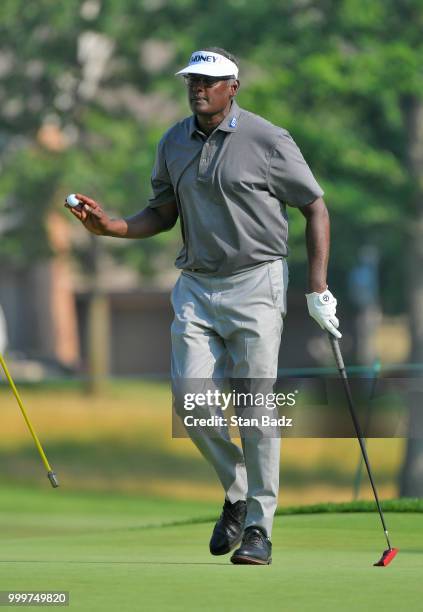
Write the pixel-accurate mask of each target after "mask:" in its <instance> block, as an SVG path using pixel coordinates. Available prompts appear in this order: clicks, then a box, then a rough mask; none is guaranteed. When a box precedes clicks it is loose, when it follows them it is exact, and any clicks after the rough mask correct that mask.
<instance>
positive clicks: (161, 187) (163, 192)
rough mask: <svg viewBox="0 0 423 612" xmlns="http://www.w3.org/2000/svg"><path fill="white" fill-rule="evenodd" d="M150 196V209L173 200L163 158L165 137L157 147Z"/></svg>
mask: <svg viewBox="0 0 423 612" xmlns="http://www.w3.org/2000/svg"><path fill="white" fill-rule="evenodd" d="M151 189H152V196H151V197H150V198H149V199H148V206H149V207H150V208H157V207H158V206H162V205H163V204H167V202H171V201H172V200H174V199H175V192H174V190H173V185H172V181H171V179H170V176H169V172H168V170H167V165H166V157H165V137H163V138H162V139H161V141H160V142H159V145H158V147H157V152H156V161H155V163H154V167H153V171H152V173H151Z"/></svg>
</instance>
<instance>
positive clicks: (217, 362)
mask: <svg viewBox="0 0 423 612" xmlns="http://www.w3.org/2000/svg"><path fill="white" fill-rule="evenodd" d="M177 75H179V76H181V77H182V78H184V79H185V82H186V86H187V92H188V101H189V105H190V107H191V110H192V115H191V116H190V117H187V118H186V119H183V120H182V121H179V122H177V123H176V124H175V125H173V126H172V127H171V128H170V129H169V130H168V131H167V132H166V133H165V134H164V136H163V138H162V139H161V141H160V143H159V145H158V150H157V158H156V163H155V166H154V169H153V173H152V179H151V182H152V197H151V198H150V200H149V203H148V206H147V207H146V208H144V210H142V211H141V212H138V213H137V214H135V215H134V216H131V217H128V218H125V219H111V218H110V217H109V216H108V215H107V214H106V212H105V211H104V210H103V209H102V207H101V206H100V205H99V204H98V203H97V202H95V201H94V200H92V199H91V198H88V197H87V196H84V195H82V194H76V195H77V198H78V199H79V200H80V202H81V204H80V205H78V206H77V207H76V208H70V210H71V212H72V214H73V215H74V216H75V217H77V218H78V219H79V220H80V221H81V222H82V223H83V225H84V226H85V227H86V229H87V230H89V231H90V232H92V233H94V234H98V235H102V236H115V237H120V238H148V237H150V236H154V235H156V234H158V233H160V232H164V231H167V230H170V229H171V228H172V227H173V226H174V225H175V223H176V221H177V219H178V217H179V219H180V224H181V231H182V239H183V246H182V249H181V251H180V253H179V255H178V256H177V259H176V262H175V264H176V267H177V268H179V269H180V270H181V274H180V276H179V278H178V281H177V283H176V285H175V287H174V289H173V291H172V305H173V308H174V312H175V318H174V321H173V324H172V330H171V333H172V366H171V369H172V380H173V384H175V381H181V380H182V381H183V380H185V381H187V380H210V379H213V380H215V379H216V380H220V378H221V377H224V376H230V377H232V378H235V379H242V380H244V381H248V380H250V379H251V380H252V379H271V380H274V379H276V376H277V365H278V353H279V345H280V340H281V333H282V326H283V319H284V317H285V314H286V290H287V284H288V269H287V263H286V257H287V255H288V249H287V237H288V218H287V213H286V206H287V205H290V206H295V207H298V208H299V209H300V210H301V212H302V214H303V215H304V217H305V219H306V243H307V252H308V262H309V275H308V293H307V294H306V299H307V305H308V310H309V313H310V315H311V316H312V317H313V318H314V319H315V320H316V321H317V323H318V324H319V325H320V327H321V328H322V329H325V330H327V331H329V332H331V333H332V334H334V335H335V336H336V337H340V333H339V332H338V330H337V328H338V326H339V322H338V319H337V318H336V303H337V302H336V300H335V298H334V297H333V295H332V294H331V292H330V291H329V290H328V287H327V283H326V272H327V264H328V255H329V216H328V211H327V208H326V206H325V203H324V201H323V199H322V196H323V191H322V189H321V188H320V186H319V185H318V183H317V182H316V180H315V178H314V177H313V174H312V173H311V171H310V169H309V167H308V165H307V163H306V162H305V160H304V158H303V156H302V155H301V152H300V150H299V148H298V147H297V145H296V144H295V142H294V140H293V139H292V137H291V136H290V134H289V133H288V132H287V131H286V130H285V129H283V128H281V127H277V126H275V125H272V124H271V123H269V122H268V121H266V120H265V119H263V118H262V117H259V116H258V115H255V114H253V113H251V112H249V111H246V110H244V109H242V108H240V107H239V106H238V104H237V103H236V101H235V97H236V95H237V92H238V90H239V86H240V83H239V80H238V64H237V61H236V59H235V58H234V57H233V56H232V55H231V54H230V53H228V52H227V51H225V50H224V49H220V48H217V47H213V48H206V49H203V50H200V51H195V52H194V53H193V54H192V55H191V58H190V60H189V64H188V65H187V66H186V67H185V68H183V69H182V70H180V71H179V72H177ZM228 364H229V365H228ZM228 368H229V370H228ZM187 430H188V433H189V434H190V435H191V437H192V439H193V440H194V442H195V444H196V445H197V447H198V448H199V450H200V451H201V453H202V454H203V455H204V457H205V458H206V459H207V460H208V461H209V462H210V463H211V464H212V465H213V467H214V468H215V470H216V472H217V475H218V477H219V479H220V482H221V483H222V486H223V488H224V491H225V500H224V506H223V511H222V514H221V516H220V519H219V521H218V522H217V523H216V525H215V527H214V530H213V533H212V537H211V540H210V552H211V553H212V554H213V555H223V554H226V553H228V552H229V551H231V550H232V549H234V548H236V547H238V546H239V547H238V548H237V550H235V552H234V553H233V555H232V557H231V561H232V562H233V563H245V564H256V565H265V564H269V563H270V562H271V558H272V557H271V552H272V545H271V540H270V538H271V532H272V522H273V517H274V513H275V510H276V507H277V501H278V489H279V454H280V437H269V436H263V437H261V438H257V437H254V436H253V437H248V436H246V437H245V438H242V448H241V447H240V446H238V445H237V444H234V443H233V442H232V441H231V439H230V436H229V434H228V431H227V428H225V427H224V426H222V427H221V429H220V435H218V436H216V435H213V436H212V435H210V433H209V429H208V428H203V429H202V428H196V429H194V430H193V431H190V428H187Z"/></svg>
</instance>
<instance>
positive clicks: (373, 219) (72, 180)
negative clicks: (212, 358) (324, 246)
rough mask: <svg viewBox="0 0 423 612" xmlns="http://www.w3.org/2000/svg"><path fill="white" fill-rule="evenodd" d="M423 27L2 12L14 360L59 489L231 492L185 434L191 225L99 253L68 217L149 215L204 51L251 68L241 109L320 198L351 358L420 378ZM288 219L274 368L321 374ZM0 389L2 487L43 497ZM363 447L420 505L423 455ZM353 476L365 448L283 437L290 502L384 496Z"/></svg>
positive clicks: (3, 292)
mask: <svg viewBox="0 0 423 612" xmlns="http://www.w3.org/2000/svg"><path fill="white" fill-rule="evenodd" d="M422 28H423V2H422V0H372V2H367V1H365V0H336V1H335V0H315V1H313V0H286V1H285V2H278V1H276V0H261V1H260V2H258V1H255V0H251V1H248V2H247V1H246V0H217V1H216V2H213V3H205V2H203V1H201V0H173V1H172V2H168V1H167V0H85V1H82V0H67V2H66V3H57V2H53V1H51V0H40V1H39V2H37V3H30V4H28V3H27V2H24V1H23V0H4V1H3V2H2V3H1V6H0V31H1V38H0V257H1V265H0V306H1V310H0V350H1V351H2V352H3V353H4V354H5V357H6V360H7V363H8V364H9V368H10V370H11V373H12V375H13V377H14V378H15V380H16V381H17V382H18V383H19V388H20V390H21V393H22V396H23V399H24V403H25V405H26V408H27V410H28V412H29V414H30V415H31V419H32V420H33V423H34V426H35V428H36V430H37V432H38V434H39V436H40V438H41V439H42V441H43V443H44V445H45V447H46V450H47V454H48V456H49V459H50V460H51V463H52V464H53V465H54V467H55V469H56V471H57V472H58V473H59V475H60V477H61V482H62V484H63V486H64V487H65V486H66V487H67V488H68V489H75V490H87V489H95V490H99V491H122V492H126V493H131V494H136V495H147V496H148V495H155V496H162V497H170V498H186V499H203V500H204V499H210V500H220V499H221V497H222V494H221V490H220V487H219V486H218V484H217V482H216V478H215V476H214V474H213V473H212V471H211V468H209V466H208V465H207V464H206V463H205V461H204V460H203V459H202V458H201V457H200V455H199V454H198V452H197V451H196V449H195V448H194V446H193V445H192V444H191V442H190V441H189V440H181V439H172V437H171V397H170V390H169V384H168V380H167V377H168V374H169V354H170V337H169V327H170V323H171V320H172V313H171V307H170V303H169V293H170V290H171V288H172V286H173V283H174V282H175V280H176V278H177V275H178V273H177V271H176V270H175V268H174V266H173V261H174V259H175V257H176V254H177V252H178V250H179V248H180V242H181V238H180V229H179V227H178V226H177V227H175V228H174V229H173V230H172V231H171V232H167V233H164V234H162V235H160V236H157V237H155V238H154V239H149V240H145V241H124V240H118V239H111V238H101V239H97V238H95V237H93V236H90V235H89V234H88V233H87V232H86V231H85V230H84V229H83V228H82V226H81V225H80V224H79V223H78V222H77V221H76V220H75V219H74V218H73V217H71V215H70V214H69V213H68V212H67V211H65V210H64V208H63V203H64V198H65V197H66V195H67V194H69V193H74V192H81V193H85V194H87V195H89V196H90V197H92V198H94V199H96V200H98V201H99V202H101V203H102V205H103V206H104V207H105V209H106V210H107V211H108V212H109V213H111V214H112V215H115V216H122V215H127V214H132V213H135V212H137V211H138V210H140V209H142V208H144V206H145V205H146V202H147V198H148V196H149V193H150V181H149V178H150V172H151V169H152V165H153V162H154V156H155V148H156V145H157V142H158V140H159V139H160V137H161V135H162V134H163V132H164V131H165V130H166V129H168V127H169V126H170V125H172V124H173V123H174V122H175V121H177V120H179V119H181V118H183V117H185V116H187V115H188V114H190V112H189V108H188V104H187V101H186V92H185V90H184V85H183V83H182V82H181V80H180V79H178V78H176V77H174V76H173V75H174V72H175V71H176V70H177V69H178V68H180V67H181V66H183V65H185V64H186V62H187V60H188V58H189V56H190V54H191V52H192V51H193V50H197V49H202V48H204V47H207V46H221V47H224V48H226V49H227V50H229V51H231V52H232V53H234V54H235V55H237V56H238V57H239V59H240V80H241V89H240V92H239V96H238V102H239V104H240V105H241V106H242V107H244V108H247V109H248V110H250V111H253V112H255V113H258V114H260V115H262V116H264V117H265V118H267V119H268V120H270V121H272V122H273V123H275V124H277V125H280V126H283V127H284V128H286V129H288V130H289V131H290V132H291V134H292V135H293V137H294V139H295V140H296V142H297V143H298V145H299V146H300V148H301V150H302V152H303V154H304V156H305V158H306V160H307V161H308V163H309V165H310V166H311V168H312V170H313V172H314V174H315V176H316V177H317V179H318V181H319V183H320V184H321V185H322V187H323V189H324V190H325V200H326V203H327V205H328V208H329V210H330V212H331V223H332V246H331V261H330V269H329V287H330V289H332V291H333V292H334V293H335V295H336V297H337V298H338V312H339V315H340V319H341V327H342V331H343V334H344V336H343V340H342V348H343V351H344V353H345V359H346V362H347V364H348V365H351V366H356V367H358V370H357V371H359V372H361V373H362V375H369V376H376V375H377V376H386V375H391V376H392V375H397V374H398V375H399V373H400V375H401V376H404V375H405V376H407V375H411V373H412V375H413V376H417V377H420V376H421V371H422V367H423V248H422V244H423V241H422V236H423V66H422V56H423V55H422V50H423V42H422V37H421V32H422ZM289 215H290V255H289V260H288V263H289V267H290V291H289V307H288V316H287V318H286V324H285V331H284V336H283V341H282V347H281V353H280V368H281V372H282V373H284V372H288V370H289V373H290V375H291V376H293V375H298V376H301V375H306V374H307V375H311V374H313V372H315V373H318V372H324V370H322V369H321V368H325V367H327V366H333V362H332V359H331V355H330V348H329V346H328V343H327V340H326V338H325V337H324V336H322V334H321V332H320V330H319V328H318V327H317V326H316V324H315V323H314V322H313V321H311V319H310V318H309V316H308V314H307V312H306V306H305V298H304V292H305V288H306V250H305V242H304V235H303V234H304V219H303V217H302V215H301V214H300V213H299V212H298V211H296V210H294V209H291V210H289ZM2 313H4V317H3V314H2ZM360 367H362V368H364V369H362V370H360ZM314 368H320V370H314ZM1 380H2V384H1V385H0V418H1V431H2V437H1V440H0V455H1V465H2V469H1V473H0V481H3V483H4V484H6V483H7V484H8V485H11V484H17V485H22V486H46V484H45V483H44V481H42V480H41V477H40V475H41V474H42V467H41V465H40V462H39V460H38V457H37V456H36V453H35V450H34V448H33V444H32V441H31V440H30V438H29V434H28V432H27V431H26V428H25V424H24V422H23V419H22V418H21V416H20V414H19V410H18V407H17V405H16V402H15V400H14V398H13V396H12V394H11V392H10V389H9V388H8V386H7V384H6V383H5V379H4V377H3V376H2V377H1ZM415 407H416V406H415ZM418 408H421V407H420V405H418V406H417V409H416V410H412V411H411V413H410V414H411V418H410V425H409V426H410V431H413V428H414V427H416V426H417V425H420V426H421V425H422V419H423V412H422V410H421V409H420V410H419V409H418ZM369 452H370V455H371V459H372V463H373V464H374V469H375V472H376V477H377V481H378V483H379V485H380V490H381V493H382V496H383V497H398V496H400V495H403V496H412V497H422V496H423V444H422V441H421V440H418V439H413V438H411V437H410V439H408V440H407V439H404V438H401V439H400V438H397V439H386V440H370V441H369ZM358 465H359V449H358V445H357V442H356V441H354V440H341V439H337V440H334V439H332V440H325V439H290V440H286V441H285V442H284V443H283V451H282V459H281V500H280V501H281V504H285V505H287V504H292V503H295V504H298V503H307V502H317V501H328V500H333V501H339V500H350V499H351V498H352V497H362V498H370V497H371V492H370V490H369V488H368V486H367V481H364V480H363V484H362V485H361V486H359V483H360V477H359V476H358V475H357V474H358V472H357V469H358Z"/></svg>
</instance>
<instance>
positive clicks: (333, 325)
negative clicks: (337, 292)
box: [306, 289, 342, 338]
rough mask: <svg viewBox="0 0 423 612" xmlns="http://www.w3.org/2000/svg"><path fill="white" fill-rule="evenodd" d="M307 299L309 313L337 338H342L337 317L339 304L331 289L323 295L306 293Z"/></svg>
mask: <svg viewBox="0 0 423 612" xmlns="http://www.w3.org/2000/svg"><path fill="white" fill-rule="evenodd" d="M306 298H307V306H308V312H309V314H310V316H311V317H312V318H313V319H314V320H315V321H316V323H318V324H319V325H320V327H321V328H322V329H326V330H327V331H328V332H330V333H331V334H333V335H334V336H335V338H342V334H341V333H340V332H339V331H338V327H339V321H338V319H337V317H336V305H337V303H338V302H337V300H336V299H335V297H334V296H333V295H332V293H331V292H330V291H329V289H326V290H325V291H323V292H322V293H317V291H314V292H313V293H306Z"/></svg>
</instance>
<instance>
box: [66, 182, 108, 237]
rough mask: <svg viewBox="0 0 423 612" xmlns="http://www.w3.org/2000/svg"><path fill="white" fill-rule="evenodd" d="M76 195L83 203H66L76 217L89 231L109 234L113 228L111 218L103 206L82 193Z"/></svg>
mask: <svg viewBox="0 0 423 612" xmlns="http://www.w3.org/2000/svg"><path fill="white" fill-rule="evenodd" d="M75 196H76V197H77V198H78V200H79V201H80V202H81V204H79V205H78V206H75V207H72V206H69V204H67V203H65V207H66V208H68V209H69V210H70V211H71V213H72V214H73V216H74V217H76V218H77V219H79V221H81V223H82V225H83V226H84V227H85V228H86V229H87V230H88V231H89V232H91V233H92V234H96V235H97V236H107V234H108V232H109V230H110V228H111V219H110V217H109V216H108V215H107V214H106V213H105V212H104V210H103V209H102V208H101V206H100V204H99V203H98V202H96V201H95V200H92V199H91V198H88V197H87V196H85V195H83V194H82V193H76V194H75Z"/></svg>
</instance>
